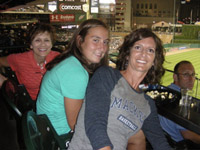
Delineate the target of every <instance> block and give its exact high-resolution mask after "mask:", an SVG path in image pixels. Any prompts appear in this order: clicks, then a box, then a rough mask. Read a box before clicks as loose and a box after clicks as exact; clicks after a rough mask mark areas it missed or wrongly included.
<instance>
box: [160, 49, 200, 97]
mask: <svg viewBox="0 0 200 150" xmlns="http://www.w3.org/2000/svg"><path fill="white" fill-rule="evenodd" d="M179 51H181V50H179ZM165 60H166V61H165V63H164V67H165V68H166V69H168V70H172V71H173V69H174V66H175V65H176V63H178V62H179V61H181V60H188V61H190V62H192V64H193V65H194V68H195V72H196V73H197V76H196V77H197V78H200V49H190V50H189V51H183V52H181V53H176V52H174V54H173V53H172V54H170V55H166V57H165ZM172 75H173V73H171V72H168V71H166V73H165V75H164V76H163V78H162V85H165V86H167V85H169V84H171V83H172V82H173V76H172ZM197 82H198V83H197ZM193 90H194V93H195V95H196V94H197V97H198V98H200V81H196V82H195V86H194V88H193ZM195 95H194V96H195Z"/></svg>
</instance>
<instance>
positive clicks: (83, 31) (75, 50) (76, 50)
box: [46, 19, 108, 74]
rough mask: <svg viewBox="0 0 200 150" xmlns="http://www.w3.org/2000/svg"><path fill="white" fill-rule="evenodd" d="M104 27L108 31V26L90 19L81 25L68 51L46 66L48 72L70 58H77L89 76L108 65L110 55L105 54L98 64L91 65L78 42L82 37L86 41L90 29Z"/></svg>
mask: <svg viewBox="0 0 200 150" xmlns="http://www.w3.org/2000/svg"><path fill="white" fill-rule="evenodd" d="M99 26H101V27H104V28H105V29H107V30H108V27H107V25H106V24H105V23H104V22H102V21H101V20H98V19H88V20H86V21H84V22H83V23H81V24H80V26H79V28H78V29H77V30H76V32H75V33H74V34H73V37H72V39H71V40H70V42H69V44H68V47H67V49H66V51H64V52H63V53H61V54H60V55H58V56H57V57H56V58H55V59H53V60H52V61H51V62H50V63H48V64H47V65H46V68H47V70H51V69H52V68H53V67H54V66H55V65H56V64H58V63H59V62H61V61H62V60H64V59H66V58H68V57H69V56H71V55H73V56H75V57H76V58H77V59H78V60H79V61H80V62H81V64H82V65H83V67H84V68H85V69H86V70H87V71H88V73H89V74H92V73H93V72H94V71H95V70H96V68H97V67H99V66H101V65H108V53H106V54H105V56H104V58H102V60H101V61H100V63H98V64H89V63H88V62H87V61H86V59H85V58H84V57H83V54H82V53H81V49H80V43H79V42H78V41H77V37H78V36H81V39H82V40H83V41H84V40H85V37H86V35H87V34H88V31H89V29H91V28H95V27H99Z"/></svg>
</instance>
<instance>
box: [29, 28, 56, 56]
mask: <svg viewBox="0 0 200 150" xmlns="http://www.w3.org/2000/svg"><path fill="white" fill-rule="evenodd" d="M30 48H31V49H32V50H33V52H34V57H35V59H36V60H38V59H40V58H45V57H46V56H47V55H48V54H49V52H50V51H51V48H52V41H51V36H50V34H49V33H48V32H43V33H39V34H37V35H36V36H35V38H34V39H33V40H32V42H31V45H30Z"/></svg>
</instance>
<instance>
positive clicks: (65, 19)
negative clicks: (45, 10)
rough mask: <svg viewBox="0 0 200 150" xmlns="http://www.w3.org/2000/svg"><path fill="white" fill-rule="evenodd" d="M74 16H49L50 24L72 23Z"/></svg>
mask: <svg viewBox="0 0 200 150" xmlns="http://www.w3.org/2000/svg"><path fill="white" fill-rule="evenodd" d="M74 21H75V15H74V14H50V22H74Z"/></svg>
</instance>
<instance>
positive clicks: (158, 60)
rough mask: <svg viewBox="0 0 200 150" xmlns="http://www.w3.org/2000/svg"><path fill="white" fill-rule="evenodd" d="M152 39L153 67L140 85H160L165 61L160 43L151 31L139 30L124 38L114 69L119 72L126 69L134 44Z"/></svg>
mask: <svg viewBox="0 0 200 150" xmlns="http://www.w3.org/2000/svg"><path fill="white" fill-rule="evenodd" d="M148 37H152V38H153V39H154V41H155V43H156V51H155V59H154V65H153V66H152V67H151V68H150V69H149V71H148V72H147V75H146V76H145V78H144V80H143V82H142V83H144V84H156V83H160V81H161V77H162V76H163V74H164V72H165V69H164V67H163V63H164V61H165V57H164V54H165V49H164V48H163V46H162V41H161V40H160V39H159V38H158V37H157V35H155V34H154V33H153V32H152V31H151V30H149V29H146V28H140V29H137V30H135V31H133V32H131V33H130V34H129V35H127V36H126V37H125V38H124V42H123V44H122V45H121V47H120V48H119V55H118V59H117V63H116V67H117V68H118V69H119V70H125V69H126V68H127V65H126V64H127V63H128V62H127V61H128V60H127V59H126V58H127V57H128V56H130V50H131V48H132V47H133V46H134V44H135V42H137V41H139V40H142V39H145V38H148Z"/></svg>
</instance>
